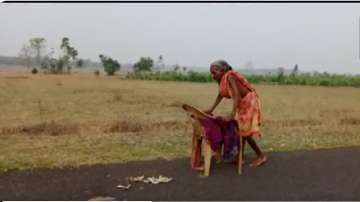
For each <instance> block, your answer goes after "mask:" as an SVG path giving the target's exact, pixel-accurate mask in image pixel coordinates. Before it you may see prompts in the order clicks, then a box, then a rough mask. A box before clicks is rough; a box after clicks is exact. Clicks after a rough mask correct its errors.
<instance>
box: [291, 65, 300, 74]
mask: <svg viewBox="0 0 360 202" xmlns="http://www.w3.org/2000/svg"><path fill="white" fill-rule="evenodd" d="M298 72H299V66H298V65H297V64H296V65H295V66H294V69H293V70H292V72H291V75H292V76H295V75H297V74H298Z"/></svg>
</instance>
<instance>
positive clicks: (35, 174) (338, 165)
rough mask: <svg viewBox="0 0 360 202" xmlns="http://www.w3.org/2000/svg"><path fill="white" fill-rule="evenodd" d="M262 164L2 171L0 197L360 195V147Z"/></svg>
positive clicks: (159, 163) (273, 157)
mask: <svg viewBox="0 0 360 202" xmlns="http://www.w3.org/2000/svg"><path fill="white" fill-rule="evenodd" d="M268 156H269V161H268V163H267V164H265V165H264V166H262V167H260V168H250V167H248V166H246V167H245V168H244V171H243V175H241V176H238V175H237V173H236V167H235V165H232V164H219V165H215V164H213V165H214V166H213V167H212V169H211V176H210V177H209V178H207V179H203V178H201V177H200V176H199V174H198V173H197V172H195V171H192V170H190V166H189V159H178V160H173V161H166V160H155V161H147V162H132V163H128V164H111V165H95V166H90V167H89V166H84V167H80V168H76V169H55V170H48V169H39V170H33V171H11V172H8V173H3V174H0V199H1V200H89V199H91V198H94V197H99V196H102V197H112V199H114V200H153V201H154V200H267V201H268V200H326V201H328V200H341V201H343V200H355V201H360V147H352V148H342V149H332V150H319V151H311V152H310V151H301V152H289V153H271V154H269V155H268ZM160 174H162V175H165V176H169V177H173V178H174V181H172V182H170V183H167V184H159V185H152V184H145V183H137V184H133V185H132V187H131V188H130V189H129V190H127V191H122V190H119V189H118V188H116V186H117V185H118V184H126V181H127V180H126V178H127V177H130V176H138V175H146V176H158V175H160Z"/></svg>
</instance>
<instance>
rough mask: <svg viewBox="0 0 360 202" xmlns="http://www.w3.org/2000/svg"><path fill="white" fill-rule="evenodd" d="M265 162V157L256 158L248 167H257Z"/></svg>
mask: <svg viewBox="0 0 360 202" xmlns="http://www.w3.org/2000/svg"><path fill="white" fill-rule="evenodd" d="M266 161H267V158H266V156H264V155H263V156H258V157H257V158H256V159H255V160H254V161H253V162H251V163H250V167H254V168H256V167H259V166H261V165H263V164H264V163H265V162H266Z"/></svg>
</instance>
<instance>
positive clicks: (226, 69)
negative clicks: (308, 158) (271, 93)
mask: <svg viewBox="0 0 360 202" xmlns="http://www.w3.org/2000/svg"><path fill="white" fill-rule="evenodd" d="M210 72H211V75H212V77H213V79H214V80H216V81H217V82H218V84H219V94H218V96H217V97H216V99H215V102H214V104H213V106H212V107H211V108H210V109H208V110H205V113H209V114H211V113H212V111H214V109H215V108H216V106H217V105H218V104H219V103H220V102H221V100H222V99H223V98H224V97H225V98H231V99H232V100H233V107H232V112H231V114H230V115H229V116H228V117H226V119H227V120H228V121H229V120H232V119H235V120H236V121H237V122H238V125H239V133H240V134H239V135H240V136H241V137H242V138H243V140H244V141H243V145H242V147H241V149H242V151H244V147H245V142H247V143H248V144H249V145H250V146H251V148H252V149H253V150H254V151H255V153H256V155H257V157H256V159H255V160H254V161H253V162H252V163H251V164H250V166H251V167H258V166H260V165H262V164H263V163H265V162H266V160H267V158H266V156H265V155H264V154H263V153H262V151H261V150H260V148H259V147H258V146H257V144H256V142H255V140H254V137H260V136H261V134H260V130H259V126H260V120H261V113H260V100H259V97H258V94H257V93H256V91H255V89H254V88H253V87H252V86H251V85H250V83H249V82H248V81H247V80H246V78H245V77H244V76H243V75H241V74H240V73H239V72H236V71H234V70H233V69H232V67H231V66H230V65H229V64H228V63H227V62H226V61H224V60H217V61H215V62H213V63H211V66H210ZM242 154H244V152H242ZM242 158H243V161H242V162H244V156H243V157H242Z"/></svg>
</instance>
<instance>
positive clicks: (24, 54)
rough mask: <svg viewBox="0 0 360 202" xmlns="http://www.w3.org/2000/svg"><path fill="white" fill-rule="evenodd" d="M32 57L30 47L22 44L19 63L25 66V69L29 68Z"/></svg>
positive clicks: (32, 53)
mask: <svg viewBox="0 0 360 202" xmlns="http://www.w3.org/2000/svg"><path fill="white" fill-rule="evenodd" d="M33 56H34V52H33V50H32V49H31V47H30V45H28V44H23V46H22V48H21V50H20V52H19V63H20V64H21V65H24V66H26V67H27V68H30V67H31V65H32V60H33Z"/></svg>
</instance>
